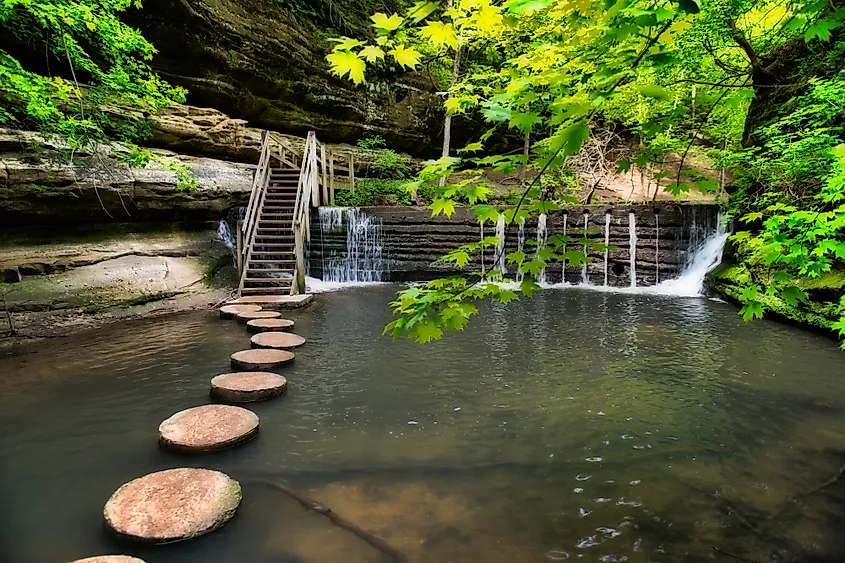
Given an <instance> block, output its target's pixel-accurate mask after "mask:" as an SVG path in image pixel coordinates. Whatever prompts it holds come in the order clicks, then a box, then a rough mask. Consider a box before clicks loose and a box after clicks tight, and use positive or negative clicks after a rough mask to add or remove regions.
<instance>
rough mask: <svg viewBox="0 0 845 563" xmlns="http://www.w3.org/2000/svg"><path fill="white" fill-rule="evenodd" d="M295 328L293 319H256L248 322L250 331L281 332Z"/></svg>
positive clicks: (247, 327) (247, 325)
mask: <svg viewBox="0 0 845 563" xmlns="http://www.w3.org/2000/svg"><path fill="white" fill-rule="evenodd" d="M291 328H293V321H289V320H287V319H255V320H252V321H248V322H247V323H246V329H247V330H248V331H249V332H281V331H284V330H289V329H291Z"/></svg>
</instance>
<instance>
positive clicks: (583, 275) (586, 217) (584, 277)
mask: <svg viewBox="0 0 845 563" xmlns="http://www.w3.org/2000/svg"><path fill="white" fill-rule="evenodd" d="M589 220H590V214H589V213H584V255H585V256H586V254H587V221H589ZM581 283H582V284H584V285H590V276H589V274H587V264H586V263H584V264H582V265H581Z"/></svg>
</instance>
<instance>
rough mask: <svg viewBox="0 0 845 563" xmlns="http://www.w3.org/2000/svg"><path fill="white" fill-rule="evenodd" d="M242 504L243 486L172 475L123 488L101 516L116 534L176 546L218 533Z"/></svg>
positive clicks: (189, 472) (206, 473)
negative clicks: (183, 541)
mask: <svg viewBox="0 0 845 563" xmlns="http://www.w3.org/2000/svg"><path fill="white" fill-rule="evenodd" d="M240 504H241V485H240V483H238V482H237V481H235V480H234V479H232V478H231V477H229V476H228V475H226V474H225V473H220V472H219V471H212V470H210V469H189V468H179V469H168V470H166V471H158V472H156V473H150V474H148V475H145V476H143V477H140V478H138V479H135V480H134V481H130V482H128V483H126V484H125V485H123V486H122V487H120V488H119V489H118V490H117V491H115V493H114V494H113V495H112V496H111V498H110V499H109V500H108V502H106V506H105V508H104V509H103V516H104V517H105V519H106V524H108V526H109V528H111V529H112V530H113V531H114V532H116V533H117V534H119V535H121V536H124V537H128V538H131V539H134V540H138V541H142V542H147V543H157V544H161V543H172V542H177V541H182V540H187V539H191V538H195V537H198V536H201V535H203V534H207V533H208V532H211V531H213V530H216V529H217V528H219V527H220V526H222V525H223V524H225V523H226V522H228V521H229V520H230V519H231V518H232V516H234V515H235V511H236V510H237V509H238V506H239V505H240Z"/></svg>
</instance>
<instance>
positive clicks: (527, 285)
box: [519, 278, 543, 298]
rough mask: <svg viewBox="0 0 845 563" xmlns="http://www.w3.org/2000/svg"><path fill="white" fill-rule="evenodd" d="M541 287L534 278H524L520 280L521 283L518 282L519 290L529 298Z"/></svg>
mask: <svg viewBox="0 0 845 563" xmlns="http://www.w3.org/2000/svg"><path fill="white" fill-rule="evenodd" d="M541 289H543V288H542V287H540V286H539V284H537V282H536V281H534V278H525V279H523V280H522V283H521V284H519V290H520V291H521V292H522V294H523V295H526V296H528V297H529V298H530V297H534V294H535V293H536V292H537V291H539V290H541Z"/></svg>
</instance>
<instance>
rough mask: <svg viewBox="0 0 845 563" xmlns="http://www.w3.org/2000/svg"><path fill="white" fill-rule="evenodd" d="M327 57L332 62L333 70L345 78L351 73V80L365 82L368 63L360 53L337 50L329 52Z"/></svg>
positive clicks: (358, 82)
mask: <svg viewBox="0 0 845 563" xmlns="http://www.w3.org/2000/svg"><path fill="white" fill-rule="evenodd" d="M326 59H327V60H328V61H329V64H331V68H332V72H333V73H335V74H336V75H337V76H339V77H341V78H343V77H344V76H345V75H347V74H348V75H349V78H350V80H352V82H354V83H355V84H360V83H362V82H364V70H365V69H366V68H367V65H366V63H365V62H364V61H363V59H361V58H360V57H359V56H358V55H356V54H355V53H353V52H351V51H335V52H333V53H329V54H328V55H327V56H326Z"/></svg>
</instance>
